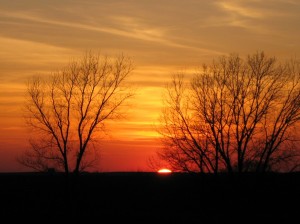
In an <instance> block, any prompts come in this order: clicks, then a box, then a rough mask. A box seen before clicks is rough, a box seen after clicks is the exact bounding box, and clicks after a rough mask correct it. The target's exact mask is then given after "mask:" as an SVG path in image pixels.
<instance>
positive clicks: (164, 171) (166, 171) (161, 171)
mask: <svg viewBox="0 0 300 224" xmlns="http://www.w3.org/2000/svg"><path fill="white" fill-rule="evenodd" d="M157 173H162V174H165V173H172V171H171V170H169V169H165V168H164V169H160V170H158V171H157Z"/></svg>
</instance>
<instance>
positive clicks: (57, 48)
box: [0, 0, 300, 172]
mask: <svg viewBox="0 0 300 224" xmlns="http://www.w3.org/2000/svg"><path fill="white" fill-rule="evenodd" d="M299 27H300V1H299V0H264V1H260V0H243V1H238V0H226V1H225V0H224V1H222V0H211V1H207V0H184V1H183V0H111V1H105V0H52V1H41V0H15V1H11V0H7V1H6V0H0V172H18V171H24V170H26V169H24V167H22V166H21V165H20V164H18V163H17V161H16V157H17V156H18V155H20V154H21V153H22V151H24V150H25V149H26V148H28V139H29V136H30V134H29V133H28V127H26V125H25V122H24V118H23V114H24V109H23V108H24V103H25V95H26V83H27V80H28V78H29V77H31V76H33V75H36V74H40V75H49V74H50V73H51V72H54V71H56V70H59V69H60V68H62V67H64V66H65V65H66V64H67V63H69V62H70V61H71V60H73V59H76V58H80V57H81V56H82V55H83V54H84V53H85V52H86V51H87V50H93V51H97V52H100V53H102V54H105V55H108V56H115V55H117V54H120V53H123V54H125V55H127V56H128V57H130V58H131V59H132V61H133V63H134V68H135V69H134V70H133V72H132V74H131V77H130V79H129V82H130V83H132V84H133V85H134V86H136V87H137V92H136V95H135V97H134V99H133V102H131V103H132V105H134V106H132V107H130V108H129V110H128V111H126V114H127V116H126V119H122V120H119V121H117V122H111V123H110V125H109V126H108V127H107V128H108V131H107V134H106V135H105V136H103V137H102V139H101V140H100V141H99V145H100V146H99V149H100V153H101V158H100V162H99V164H98V165H97V167H96V170H97V171H149V169H150V168H149V166H148V163H147V161H148V159H149V157H151V156H154V155H155V152H156V151H157V150H159V149H160V148H161V147H162V146H161V143H160V140H159V137H160V136H159V135H158V133H157V132H156V128H157V127H159V122H158V119H159V116H160V114H161V110H162V107H163V104H162V98H163V97H162V96H163V92H164V88H165V86H166V84H167V83H168V82H169V81H170V79H171V75H172V74H174V73H176V72H179V71H192V70H193V69H196V68H197V67H199V66H201V65H202V64H203V63H207V64H209V63H211V62H212V60H213V59H216V58H217V57H219V56H221V55H228V54H230V53H238V54H239V55H240V56H242V57H243V56H246V55H247V54H252V53H255V52H257V51H264V52H265V53H266V54H267V55H269V56H275V57H276V58H278V59H280V60H286V59H289V58H291V57H295V56H296V57H297V56H298V57H299V53H300V43H299V37H300V29H299Z"/></svg>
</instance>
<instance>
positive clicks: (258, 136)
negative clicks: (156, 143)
mask: <svg viewBox="0 0 300 224" xmlns="http://www.w3.org/2000/svg"><path fill="white" fill-rule="evenodd" d="M167 93H168V94H167V97H166V107H165V111H164V112H163V114H162V124H163V128H162V129H161V130H160V133H161V134H162V136H163V142H164V143H165V148H164V150H163V151H161V152H159V157H160V158H161V159H163V160H166V161H168V162H170V163H171V164H173V167H174V168H177V169H180V170H184V171H189V172H191V171H200V172H219V171H220V170H224V169H225V170H227V171H228V172H233V171H238V172H245V171H253V170H256V171H262V172H264V171H267V170H270V169H273V170H274V169H275V167H277V168H276V169H279V168H280V169H282V168H283V164H284V163H285V164H286V165H287V164H289V165H288V166H290V167H295V163H298V156H299V155H300V154H299V151H298V150H297V148H296V147H295V144H292V143H293V142H294V141H296V140H297V139H296V135H295V134H294V133H295V130H296V127H297V123H298V121H299V119H300V67H299V62H297V61H295V60H294V61H291V62H288V63H284V64H283V63H279V62H278V61H276V59H275V58H269V57H266V56H265V54H264V53H263V52H259V53H256V54H254V55H249V56H248V57H247V58H246V59H245V60H243V59H242V58H240V57H239V56H238V55H233V54H232V55H230V56H228V57H221V58H219V59H218V60H217V61H214V62H213V64H212V65H211V66H207V65H204V66H203V68H202V70H201V71H199V72H197V73H196V74H195V75H194V77H193V79H192V80H191V82H190V83H189V84H188V83H187V84H184V79H183V76H182V75H177V76H174V78H173V82H172V85H171V86H169V87H168V91H167Z"/></svg>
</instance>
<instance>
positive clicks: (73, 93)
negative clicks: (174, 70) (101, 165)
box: [18, 52, 133, 174]
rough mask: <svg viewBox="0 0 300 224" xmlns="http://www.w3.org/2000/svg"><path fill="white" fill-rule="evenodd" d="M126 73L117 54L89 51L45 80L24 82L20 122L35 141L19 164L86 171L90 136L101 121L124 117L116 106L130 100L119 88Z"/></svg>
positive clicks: (126, 66)
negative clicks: (109, 55) (24, 102)
mask: <svg viewBox="0 0 300 224" xmlns="http://www.w3.org/2000/svg"><path fill="white" fill-rule="evenodd" d="M131 71H132V63H131V61H130V59H129V58H126V57H124V56H123V55H122V56H120V57H118V58H116V59H109V58H107V57H100V55H97V54H93V53H91V52H90V53H87V54H86V55H85V56H84V57H83V58H82V59H81V60H79V61H74V62H71V63H70V64H69V65H68V66H67V67H66V68H64V69H62V70H61V71H58V72H56V73H53V74H52V75H51V76H50V77H49V78H48V79H46V78H43V77H42V76H39V77H36V78H33V79H31V80H29V82H28V91H27V93H28V100H27V105H26V109H27V113H26V121H27V124H28V125H29V126H30V127H31V128H32V130H33V131H34V132H33V133H34V135H35V136H34V138H33V139H31V140H30V144H31V146H32V147H31V149H30V150H28V151H26V152H25V153H24V154H23V155H22V156H20V157H19V158H18V160H19V162H20V163H21V164H23V165H25V166H27V167H31V168H33V169H35V170H39V171H45V170H48V169H49V168H55V169H57V170H64V172H65V173H67V174H68V173H69V172H70V170H72V171H74V172H75V173H78V172H80V171H82V170H85V169H86V168H88V167H90V166H92V165H93V162H95V159H97V148H93V140H95V139H96V138H97V136H96V133H97V134H98V137H99V135H100V134H101V131H103V129H104V125H105V121H107V120H108V119H113V118H117V117H118V116H120V115H121V114H123V113H124V112H123V111H122V109H121V106H123V105H124V103H125V101H127V100H128V98H130V97H131V96H132V95H133V93H132V91H130V89H129V88H128V87H126V86H125V85H124V84H125V82H126V79H127V78H128V76H129V74H130V73H131ZM93 152H94V156H93Z"/></svg>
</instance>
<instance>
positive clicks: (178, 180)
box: [0, 173, 300, 223]
mask: <svg viewBox="0 0 300 224" xmlns="http://www.w3.org/2000/svg"><path fill="white" fill-rule="evenodd" d="M299 200H300V173H290V174H271V173H269V174H264V175H257V174H244V175H242V176H241V175H240V176H238V175H234V176H228V175H226V174H223V175H219V176H213V175H199V174H198V175H196V174H194V175H193V174H183V173H172V174H170V175H159V174H157V173H99V174H92V173H90V174H88V173H87V174H82V175H81V176H79V177H78V178H75V177H70V178H69V180H68V181H66V179H65V177H64V175H62V174H59V173H53V174H51V173H45V174H42V173H7V174H4V173H2V174H0V201H1V210H0V215H1V219H0V222H1V223H17V222H14V221H15V220H19V221H20V220H21V221H22V222H21V223H63V221H64V220H67V221H68V222H66V223H92V221H89V220H95V221H93V223H133V222H134V223H228V221H232V222H233V223H299V219H300V201H299ZM5 218H6V219H8V221H7V222H2V221H1V220H3V219H5ZM292 220H295V221H292ZM18 223H20V222H18Z"/></svg>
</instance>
